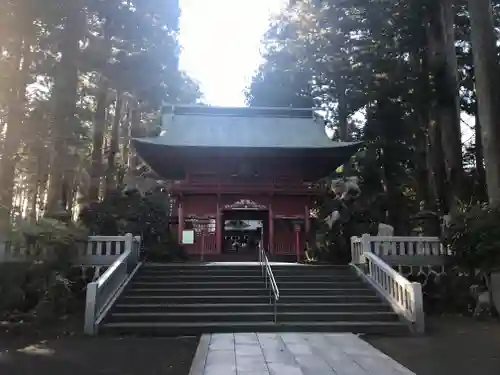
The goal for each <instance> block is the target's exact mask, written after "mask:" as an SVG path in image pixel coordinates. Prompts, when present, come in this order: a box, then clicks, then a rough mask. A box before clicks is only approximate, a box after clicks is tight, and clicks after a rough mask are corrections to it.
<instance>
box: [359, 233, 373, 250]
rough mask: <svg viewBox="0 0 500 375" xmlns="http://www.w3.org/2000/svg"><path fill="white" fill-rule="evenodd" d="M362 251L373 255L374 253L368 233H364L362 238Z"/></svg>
mask: <svg viewBox="0 0 500 375" xmlns="http://www.w3.org/2000/svg"><path fill="white" fill-rule="evenodd" d="M361 249H362V252H363V253H364V252H367V253H371V252H372V249H371V246H370V235H369V234H367V233H364V234H363V235H362V236H361Z"/></svg>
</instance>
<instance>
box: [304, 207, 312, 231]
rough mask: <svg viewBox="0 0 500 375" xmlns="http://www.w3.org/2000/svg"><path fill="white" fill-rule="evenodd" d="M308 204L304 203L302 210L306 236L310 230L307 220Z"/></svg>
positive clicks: (309, 223)
mask: <svg viewBox="0 0 500 375" xmlns="http://www.w3.org/2000/svg"><path fill="white" fill-rule="evenodd" d="M309 215H310V213H309V206H308V205H307V204H306V206H305V210H304V229H305V232H306V238H307V235H308V234H309V231H310V230H311V222H310V221H309Z"/></svg>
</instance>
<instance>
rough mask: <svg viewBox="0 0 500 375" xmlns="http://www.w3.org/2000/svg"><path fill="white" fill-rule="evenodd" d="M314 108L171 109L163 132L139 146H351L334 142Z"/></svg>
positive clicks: (144, 140) (297, 147) (146, 139)
mask: <svg viewBox="0 0 500 375" xmlns="http://www.w3.org/2000/svg"><path fill="white" fill-rule="evenodd" d="M313 113H314V112H313V110H312V109H288V108H274V109H273V108H223V107H195V106H193V107H172V108H171V109H169V110H166V111H164V113H163V117H162V127H163V132H162V134H161V135H160V136H158V137H153V138H140V139H136V141H137V142H140V143H150V144H154V145H165V146H173V147H176V146H177V147H217V148H218V147H221V148H224V147H231V148H296V149H322V148H323V149H324V148H335V147H345V146H352V145H353V144H352V143H344V142H334V141H332V140H331V139H330V138H328V136H327V135H326V132H325V126H324V122H323V120H322V119H321V118H320V119H315V118H316V116H314V115H313Z"/></svg>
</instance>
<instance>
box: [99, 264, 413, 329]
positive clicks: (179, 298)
mask: <svg viewBox="0 0 500 375" xmlns="http://www.w3.org/2000/svg"><path fill="white" fill-rule="evenodd" d="M272 269H273V272H274V275H275V278H276V282H277V284H278V287H279V289H280V300H279V302H278V316H277V323H275V322H274V315H273V305H272V303H271V304H270V296H269V290H268V289H266V286H265V281H264V278H263V277H262V276H261V269H260V267H259V266H258V265H244V264H239V265H238V264H231V265H196V264H185V265H154V264H145V265H143V266H142V267H141V269H140V270H139V272H138V273H137V274H136V275H135V276H134V278H133V280H132V281H131V283H130V284H129V285H128V287H127V289H126V290H125V291H124V292H123V293H122V295H121V296H120V297H119V298H118V300H117V301H116V303H115V305H114V306H113V307H112V309H111V310H110V312H109V313H108V315H107V317H106V319H105V320H104V321H103V322H102V323H101V324H100V327H99V331H100V333H112V334H142V335H165V336H170V335H191V334H199V333H204V332H272V331H306V332H312V331H325V332H355V333H376V334H397V333H407V332H408V328H407V326H406V325H405V324H404V323H401V322H400V321H399V320H398V316H397V315H396V314H395V313H394V312H393V311H392V310H391V308H390V307H389V306H388V305H387V304H386V303H384V302H383V301H382V300H381V299H380V298H379V297H378V296H377V295H376V294H375V292H374V291H373V290H372V289H370V287H368V286H367V285H365V284H364V283H363V282H362V281H361V280H360V279H359V277H358V276H357V275H355V273H354V272H353V271H352V270H351V269H350V268H349V267H347V266H304V265H293V264H291V265H273V266H272Z"/></svg>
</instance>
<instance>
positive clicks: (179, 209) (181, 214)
mask: <svg viewBox="0 0 500 375" xmlns="http://www.w3.org/2000/svg"><path fill="white" fill-rule="evenodd" d="M177 217H178V218H179V225H178V226H177V230H178V234H177V236H178V239H179V243H180V244H182V231H183V230H184V212H183V207H182V201H181V199H180V197H179V205H178V206H177Z"/></svg>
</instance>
